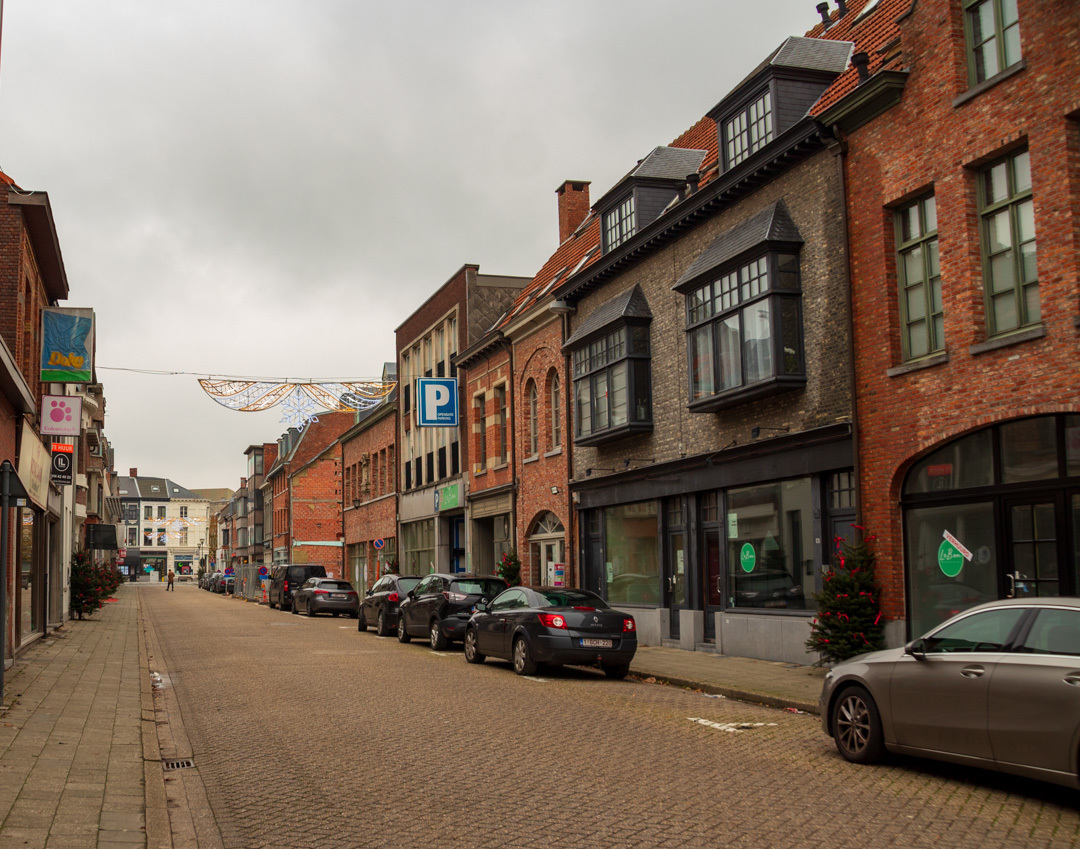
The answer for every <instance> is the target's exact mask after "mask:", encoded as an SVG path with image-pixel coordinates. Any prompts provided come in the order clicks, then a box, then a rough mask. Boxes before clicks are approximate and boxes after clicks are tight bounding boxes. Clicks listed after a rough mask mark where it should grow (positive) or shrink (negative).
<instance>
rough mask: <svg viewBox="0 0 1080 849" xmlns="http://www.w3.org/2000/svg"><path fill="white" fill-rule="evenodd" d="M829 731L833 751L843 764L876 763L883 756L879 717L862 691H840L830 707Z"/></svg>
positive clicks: (871, 702) (883, 739) (855, 689)
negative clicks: (831, 733) (834, 745)
mask: <svg viewBox="0 0 1080 849" xmlns="http://www.w3.org/2000/svg"><path fill="white" fill-rule="evenodd" d="M831 719H832V729H833V737H834V739H835V740H836V748H837V750H838V751H839V752H840V754H841V755H843V757H844V758H845V759H846V760H849V761H851V762H852V763H857V764H872V763H877V762H878V761H880V760H881V759H882V757H883V756H884V754H885V735H884V733H883V732H882V729H881V716H880V714H879V713H878V709H877V705H876V704H875V703H874V699H873V697H872V696H871V695H870V694H869V693H868V692H866V690H865V689H864V688H862V687H850V688H848V689H847V690H844V691H843V692H842V693H841V694H840V695H839V697H837V699H836V701H835V702H833V706H832V717H831Z"/></svg>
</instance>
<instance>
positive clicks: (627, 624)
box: [622, 617, 637, 633]
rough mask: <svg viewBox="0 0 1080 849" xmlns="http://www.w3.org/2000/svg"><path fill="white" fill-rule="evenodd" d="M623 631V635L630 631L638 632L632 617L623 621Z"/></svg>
mask: <svg viewBox="0 0 1080 849" xmlns="http://www.w3.org/2000/svg"><path fill="white" fill-rule="evenodd" d="M622 629H623V633H626V632H628V631H636V630H637V626H636V625H634V620H633V619H631V618H630V617H627V618H626V619H624V620H623V621H622Z"/></svg>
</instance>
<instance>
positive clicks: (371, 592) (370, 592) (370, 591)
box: [364, 590, 375, 595]
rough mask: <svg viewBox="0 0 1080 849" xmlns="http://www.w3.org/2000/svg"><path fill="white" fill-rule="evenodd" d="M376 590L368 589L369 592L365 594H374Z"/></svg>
mask: <svg viewBox="0 0 1080 849" xmlns="http://www.w3.org/2000/svg"><path fill="white" fill-rule="evenodd" d="M374 592H375V590H368V591H367V592H365V593H364V595H372V594H373V593H374Z"/></svg>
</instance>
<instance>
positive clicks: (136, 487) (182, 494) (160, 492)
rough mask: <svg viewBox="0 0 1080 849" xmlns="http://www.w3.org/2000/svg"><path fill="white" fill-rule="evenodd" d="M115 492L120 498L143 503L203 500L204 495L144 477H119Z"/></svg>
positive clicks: (165, 480) (171, 482) (169, 482)
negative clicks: (134, 499)
mask: <svg viewBox="0 0 1080 849" xmlns="http://www.w3.org/2000/svg"><path fill="white" fill-rule="evenodd" d="M116 492H117V495H118V496H119V497H120V498H127V499H132V498H137V499H139V500H145V501H171V500H172V499H177V500H180V501H191V500H200V499H201V500H205V499H206V496H205V495H199V494H198V493H196V492H192V491H191V490H190V489H187V488H186V487H182V486H180V484H178V483H176V482H175V481H172V480H169V479H168V478H154V477H148V476H146V475H139V476H138V477H135V478H133V477H129V476H128V475H119V476H117V478H116Z"/></svg>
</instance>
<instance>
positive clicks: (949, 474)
mask: <svg viewBox="0 0 1080 849" xmlns="http://www.w3.org/2000/svg"><path fill="white" fill-rule="evenodd" d="M992 483H994V462H993V445H992V441H991V431H990V430H989V429H987V430H981V431H979V432H978V433H973V434H971V435H970V436H965V437H964V438H963V439H958V440H956V441H955V442H952V443H950V444H949V445H946V446H945V447H944V448H939V449H938V450H937V451H935V452H934V453H933V454H931V455H929V456H928V457H926V458H924V459H923V460H921V461H920V462H919V463H918V464H917V465H916V466H915V467H914V468H913V469H912V471H911V472H910V473H909V474H908V477H907V480H906V482H905V483H904V494H905V495H914V494H918V493H928V492H944V491H946V490H953V489H970V488H972V487H977V486H990V485H991V484H992Z"/></svg>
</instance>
